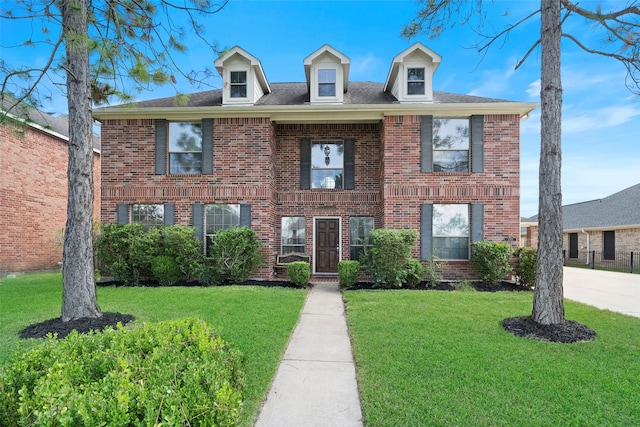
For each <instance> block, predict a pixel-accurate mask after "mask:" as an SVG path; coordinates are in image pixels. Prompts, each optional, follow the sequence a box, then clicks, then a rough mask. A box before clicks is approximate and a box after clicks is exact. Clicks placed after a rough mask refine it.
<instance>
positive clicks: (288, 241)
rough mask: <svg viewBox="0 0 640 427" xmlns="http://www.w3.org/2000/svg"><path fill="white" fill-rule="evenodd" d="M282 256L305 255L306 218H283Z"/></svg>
mask: <svg viewBox="0 0 640 427" xmlns="http://www.w3.org/2000/svg"><path fill="white" fill-rule="evenodd" d="M280 243H281V254H282V255H285V254H289V253H299V254H303V253H304V244H305V221H304V217H298V216H285V217H282V232H281V242H280Z"/></svg>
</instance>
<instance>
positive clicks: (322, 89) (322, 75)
mask: <svg viewBox="0 0 640 427" xmlns="http://www.w3.org/2000/svg"><path fill="white" fill-rule="evenodd" d="M318 96H336V70H335V69H333V68H331V69H327V70H318Z"/></svg>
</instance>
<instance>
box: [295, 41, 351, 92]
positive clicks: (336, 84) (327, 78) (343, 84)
mask: <svg viewBox="0 0 640 427" xmlns="http://www.w3.org/2000/svg"><path fill="white" fill-rule="evenodd" d="M303 63H304V74H305V76H306V78H307V90H308V91H309V103H311V104H341V103H342V102H343V101H344V94H345V93H346V92H347V83H348V81H349V64H350V60H349V58H347V57H346V56H344V55H343V54H342V53H340V52H338V51H337V50H335V49H334V48H332V47H331V46H329V45H328V44H326V45H324V46H322V47H321V48H320V49H318V50H316V51H315V52H313V53H312V54H311V55H309V56H307V57H306V58H305V59H304V61H303Z"/></svg>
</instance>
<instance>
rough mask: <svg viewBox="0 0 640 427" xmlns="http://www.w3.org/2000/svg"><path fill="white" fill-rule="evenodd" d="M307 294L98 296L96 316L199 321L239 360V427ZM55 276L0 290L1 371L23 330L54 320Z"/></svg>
mask: <svg viewBox="0 0 640 427" xmlns="http://www.w3.org/2000/svg"><path fill="white" fill-rule="evenodd" d="M305 297H306V292H305V291H304V290H298V289H284V288H265V287H254V286H225V287H211V288H203V287H186V288H185V287H169V288H115V287H106V288H98V289H97V298H98V304H99V306H100V308H101V310H102V311H105V312H120V313H126V314H132V315H133V316H135V317H136V320H137V321H159V320H167V319H177V318H181V317H199V318H201V319H203V320H204V321H205V322H207V323H208V324H210V325H211V326H213V327H214V329H215V330H216V331H217V333H218V334H219V335H221V336H222V337H223V338H224V339H225V340H226V341H228V342H229V343H230V344H231V345H232V346H233V347H235V348H237V349H238V350H240V351H241V352H242V354H243V356H244V366H245V372H246V376H247V383H246V389H245V403H244V409H243V415H242V425H245V426H250V425H252V424H253V422H254V418H255V416H256V415H257V411H258V410H259V409H260V406H261V404H262V400H263V399H264V398H265V396H266V393H267V391H268V388H269V385H270V384H271V380H272V378H273V376H274V375H275V372H276V369H277V367H278V363H279V361H280V357H281V356H282V353H283V352H284V349H285V346H286V344H287V341H288V340H289V336H290V335H291V332H292V330H293V328H294V326H295V324H296V322H297V320H298V317H299V314H300V310H301V309H302V306H303V304H304V301H305ZM61 306H62V276H61V274H60V273H53V274H34V275H25V276H21V277H19V278H17V279H2V281H1V282H0V364H2V363H3V362H5V361H7V360H8V359H9V358H10V357H11V356H12V355H13V354H15V352H16V351H18V349H19V348H28V347H31V346H33V345H34V343H35V342H36V341H35V340H26V341H25V340H20V339H19V338H18V333H19V332H20V330H22V329H23V328H24V327H26V326H28V325H30V324H33V323H36V322H42V321H44V320H47V319H51V318H54V317H58V316H60V309H61Z"/></svg>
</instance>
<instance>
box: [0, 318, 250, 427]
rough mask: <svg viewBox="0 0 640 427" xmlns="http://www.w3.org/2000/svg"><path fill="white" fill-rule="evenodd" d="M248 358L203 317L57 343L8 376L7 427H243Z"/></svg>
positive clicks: (3, 394) (2, 401)
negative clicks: (244, 367)
mask: <svg viewBox="0 0 640 427" xmlns="http://www.w3.org/2000/svg"><path fill="white" fill-rule="evenodd" d="M240 360H241V358H240V356H239V354H238V353H237V352H236V351H235V350H233V349H231V348H229V346H228V345H227V344H226V343H225V341H224V340H222V339H221V338H220V337H216V336H215V335H214V333H213V332H212V330H211V329H210V328H209V327H208V326H207V325H206V324H205V323H204V322H203V321H201V320H199V319H181V320H173V321H166V322H160V323H148V324H143V325H141V326H139V327H136V328H133V329H129V328H126V329H125V328H123V327H122V326H121V325H119V327H118V328H117V329H111V328H107V329H106V330H105V332H104V333H89V334H87V335H81V334H78V333H77V332H75V331H74V332H72V333H71V334H70V335H68V336H67V338H66V339H65V340H57V339H55V338H54V337H50V338H48V339H47V340H46V341H45V342H43V343H42V344H41V345H39V346H37V347H36V348H34V349H32V350H30V351H28V352H26V353H22V354H21V355H19V356H17V358H16V359H15V361H14V362H13V363H11V364H8V365H6V366H5V367H4V368H3V370H2V371H1V372H0V425H3V426H31V425H46V426H98V425H114V426H116V425H117V426H134V425H136V426H137V425H149V426H151V425H167V426H183V425H190V426H213V425H215V426H231V425H236V424H237V422H238V417H239V414H240V410H241V406H242V392H243V387H244V381H245V380H244V374H243V371H242V368H241V362H240Z"/></svg>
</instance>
